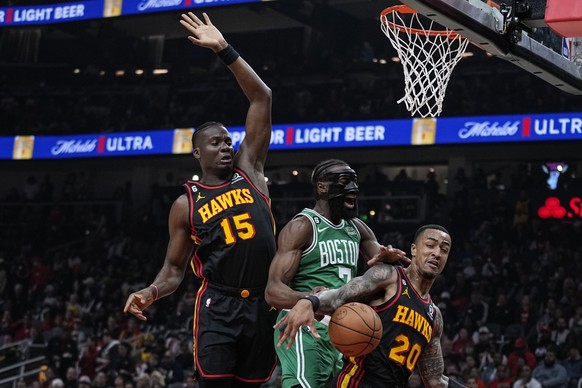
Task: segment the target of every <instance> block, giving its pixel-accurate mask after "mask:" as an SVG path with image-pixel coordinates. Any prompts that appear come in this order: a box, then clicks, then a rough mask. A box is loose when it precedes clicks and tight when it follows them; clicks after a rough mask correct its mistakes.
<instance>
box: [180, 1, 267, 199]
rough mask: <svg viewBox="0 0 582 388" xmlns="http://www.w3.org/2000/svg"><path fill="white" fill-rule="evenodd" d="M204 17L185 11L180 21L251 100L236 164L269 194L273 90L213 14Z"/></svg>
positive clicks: (192, 39) (259, 187)
mask: <svg viewBox="0 0 582 388" xmlns="http://www.w3.org/2000/svg"><path fill="white" fill-rule="evenodd" d="M202 16H203V18H204V20H201V19H200V18H198V17H197V16H196V15H195V14H194V13H192V12H188V13H187V14H182V20H180V23H181V24H182V26H184V27H185V28H186V29H187V30H188V31H189V32H190V33H191V34H192V35H191V36H189V37H188V40H190V42H192V43H194V44H196V45H198V46H202V47H206V48H209V49H211V50H212V51H214V52H215V53H216V54H217V55H218V57H219V58H220V59H221V60H222V61H223V62H224V64H225V65H226V66H228V68H229V69H230V71H231V72H232V73H233V75H234V77H235V79H236V81H237V83H238V85H239V86H240V88H241V90H242V91H243V93H244V94H245V96H246V97H247V99H248V100H249V109H248V111H247V116H246V120H245V138H244V140H243V142H242V143H241V145H240V147H239V150H238V152H237V153H236V155H235V160H234V165H235V166H238V167H240V168H241V169H242V170H243V171H245V172H246V173H247V174H248V175H249V176H250V178H251V179H252V181H253V183H254V184H255V186H257V188H258V189H259V190H261V192H263V194H268V189H267V184H266V183H265V179H264V165H265V160H266V159H267V151H268V149H269V143H270V142H271V126H272V122H271V104H272V93H271V89H270V88H269V87H268V86H267V85H266V84H265V83H264V82H263V80H262V79H261V78H260V77H259V76H258V75H257V73H256V72H255V71H254V70H253V68H252V67H251V66H250V65H249V64H248V63H247V62H246V61H245V60H244V59H243V58H241V57H240V56H239V54H238V53H237V52H236V51H235V50H234V48H232V46H230V45H229V44H228V42H227V41H226V39H225V38H224V37H223V35H222V33H221V32H220V31H219V30H218V28H217V27H216V26H214V25H213V24H212V21H211V20H210V17H209V16H208V15H207V14H206V13H203V14H202ZM228 108H229V107H228V106H225V107H224V109H228Z"/></svg>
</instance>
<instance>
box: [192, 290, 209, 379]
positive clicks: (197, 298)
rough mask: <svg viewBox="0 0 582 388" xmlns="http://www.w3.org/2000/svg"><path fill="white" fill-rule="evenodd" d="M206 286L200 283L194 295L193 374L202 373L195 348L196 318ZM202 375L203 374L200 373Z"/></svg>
mask: <svg viewBox="0 0 582 388" xmlns="http://www.w3.org/2000/svg"><path fill="white" fill-rule="evenodd" d="M207 286H208V281H207V280H206V279H205V280H203V281H202V284H201V285H200V288H198V293H197V294H196V302H195V303H194V317H193V319H192V322H193V324H192V352H193V355H194V372H196V371H199V372H200V373H202V369H201V368H200V364H199V363H198V348H197V346H196V338H197V337H198V336H197V334H198V332H197V331H198V317H199V316H200V314H199V310H200V299H201V298H202V294H204V291H206V287H207ZM202 374H203V373H202Z"/></svg>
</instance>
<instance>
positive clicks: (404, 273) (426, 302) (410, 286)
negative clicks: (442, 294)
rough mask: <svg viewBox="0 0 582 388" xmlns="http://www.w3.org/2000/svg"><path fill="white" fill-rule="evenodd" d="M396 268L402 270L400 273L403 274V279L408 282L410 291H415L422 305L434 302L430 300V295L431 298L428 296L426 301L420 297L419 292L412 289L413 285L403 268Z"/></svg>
mask: <svg viewBox="0 0 582 388" xmlns="http://www.w3.org/2000/svg"><path fill="white" fill-rule="evenodd" d="M396 268H397V269H399V270H400V272H401V274H402V277H403V278H404V279H405V280H406V282H407V283H408V285H409V288H410V289H411V290H412V291H413V292H414V293H415V294H416V296H417V297H418V299H419V300H420V301H421V302H422V303H424V304H426V305H429V304H432V300H431V298H430V295H429V296H428V297H427V298H426V299H424V298H423V297H422V296H420V295H419V294H418V292H417V291H416V290H415V289H414V287H412V284H411V283H410V280H408V276H406V272H404V269H403V268H402V267H396ZM401 283H402V282H401Z"/></svg>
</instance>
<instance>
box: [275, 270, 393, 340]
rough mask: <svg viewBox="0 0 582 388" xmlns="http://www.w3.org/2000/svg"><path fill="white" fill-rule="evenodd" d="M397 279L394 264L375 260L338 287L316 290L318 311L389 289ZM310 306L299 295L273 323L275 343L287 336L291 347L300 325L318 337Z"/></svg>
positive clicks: (357, 300) (330, 312)
mask: <svg viewBox="0 0 582 388" xmlns="http://www.w3.org/2000/svg"><path fill="white" fill-rule="evenodd" d="M397 279H398V276H397V275H396V271H395V270H394V267H393V266H391V265H387V264H378V265H376V266H374V267H372V268H370V269H368V270H367V271H366V272H365V273H364V275H362V276H358V277H355V278H353V279H352V280H350V281H349V282H348V283H346V284H345V285H344V286H342V287H341V288H338V289H330V290H324V291H321V292H319V293H317V294H315V296H316V297H318V298H319V309H318V310H317V313H320V314H333V312H334V311H335V310H336V309H337V308H338V307H340V306H341V305H343V304H345V303H348V302H359V301H362V300H364V298H366V297H368V296H370V295H373V294H375V293H377V292H378V291H381V290H383V289H388V288H389V287H390V286H391V285H393V284H396V280H397ZM313 307H314V306H313V304H312V303H311V302H310V301H309V300H305V299H300V300H299V301H297V303H296V304H295V306H294V307H293V308H292V309H291V310H290V311H289V313H288V314H287V315H285V316H284V317H283V318H282V319H281V320H280V321H279V322H277V323H276V324H275V326H274V327H275V328H276V329H279V343H278V344H277V346H281V345H282V344H283V343H284V342H285V341H286V340H287V339H289V343H288V344H287V349H290V348H291V345H293V342H294V341H295V334H296V333H297V331H298V330H299V329H300V328H301V326H309V329H310V330H311V333H312V335H313V336H314V337H316V338H319V334H317V330H316V328H315V320H314V311H313Z"/></svg>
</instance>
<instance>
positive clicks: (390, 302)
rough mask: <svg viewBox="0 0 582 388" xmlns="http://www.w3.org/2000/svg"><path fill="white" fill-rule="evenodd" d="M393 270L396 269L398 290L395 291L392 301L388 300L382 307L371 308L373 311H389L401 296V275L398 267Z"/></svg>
mask: <svg viewBox="0 0 582 388" xmlns="http://www.w3.org/2000/svg"><path fill="white" fill-rule="evenodd" d="M393 268H396V275H397V276H398V290H396V294H394V296H393V297H392V299H390V300H389V301H388V302H387V303H386V304H385V305H384V306H382V307H380V306H373V307H374V310H376V311H384V310H386V309H389V308H390V307H392V306H393V305H394V303H396V302H397V301H398V298H400V295H401V294H402V274H401V273H400V270H399V268H400V267H397V266H394V267H393Z"/></svg>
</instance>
